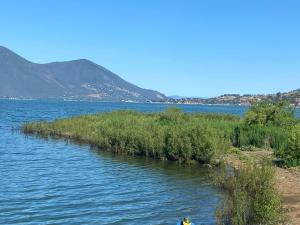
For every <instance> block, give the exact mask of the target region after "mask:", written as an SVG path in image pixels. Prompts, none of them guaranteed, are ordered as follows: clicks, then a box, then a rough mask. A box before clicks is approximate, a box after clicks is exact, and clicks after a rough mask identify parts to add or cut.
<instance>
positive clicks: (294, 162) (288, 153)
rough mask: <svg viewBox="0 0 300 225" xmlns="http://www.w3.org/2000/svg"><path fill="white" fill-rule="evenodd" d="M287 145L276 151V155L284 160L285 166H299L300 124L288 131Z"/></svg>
mask: <svg viewBox="0 0 300 225" xmlns="http://www.w3.org/2000/svg"><path fill="white" fill-rule="evenodd" d="M287 140H288V142H287V147H286V148H285V149H284V150H282V151H278V152H276V155H277V156H278V157H281V158H282V159H283V160H284V163H285V165H287V166H299V165H300V125H298V126H295V127H294V129H293V130H292V131H291V132H290V133H289V136H288V139H287Z"/></svg>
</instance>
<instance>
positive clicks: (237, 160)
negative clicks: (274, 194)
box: [224, 150, 300, 225]
mask: <svg viewBox="0 0 300 225" xmlns="http://www.w3.org/2000/svg"><path fill="white" fill-rule="evenodd" d="M266 157H267V158H272V152H271V151H267V150H257V151H251V152H250V151H237V154H229V155H227V156H226V157H225V158H224V161H225V163H226V164H228V165H231V166H233V167H234V168H236V169H239V168H240V167H241V166H243V164H244V162H245V160H252V161H254V163H259V162H260V161H261V160H263V159H265V158H266ZM275 176H276V177H275V179H276V188H277V190H278V192H279V194H280V196H281V199H282V203H283V206H284V208H285V209H286V211H287V216H288V220H289V223H288V224H289V225H300V169H299V168H291V169H284V168H279V167H276V173H275Z"/></svg>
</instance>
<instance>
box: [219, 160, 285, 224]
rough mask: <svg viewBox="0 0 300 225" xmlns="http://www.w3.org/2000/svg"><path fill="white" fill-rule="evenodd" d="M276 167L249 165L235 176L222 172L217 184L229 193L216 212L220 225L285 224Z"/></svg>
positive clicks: (236, 172) (235, 173)
mask: <svg viewBox="0 0 300 225" xmlns="http://www.w3.org/2000/svg"><path fill="white" fill-rule="evenodd" d="M274 173H275V169H274V166H272V165H270V164H268V163H263V164H262V165H260V166H257V165H254V164H253V163H249V162H248V163H247V164H246V165H245V166H243V167H242V168H240V169H239V170H236V171H234V174H228V172H226V171H225V170H223V173H222V175H221V176H220V175H219V179H218V182H219V183H218V184H219V185H221V186H222V187H223V188H224V189H225V190H226V192H227V195H226V197H225V199H224V201H223V205H221V207H220V208H219V209H218V210H217V213H216V214H217V221H218V224H222V225H227V224H228V225H245V224H247V225H257V224H261V225H276V224H282V223H283V222H284V221H285V220H286V217H285V214H284V210H283V208H282V204H281V200H280V197H279V194H278V192H277V190H276V188H275V176H274Z"/></svg>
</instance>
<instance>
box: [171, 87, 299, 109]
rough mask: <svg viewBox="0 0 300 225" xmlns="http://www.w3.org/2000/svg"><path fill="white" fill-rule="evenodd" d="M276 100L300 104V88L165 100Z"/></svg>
mask: <svg viewBox="0 0 300 225" xmlns="http://www.w3.org/2000/svg"><path fill="white" fill-rule="evenodd" d="M262 100H268V101H277V100H287V101H290V102H291V103H292V104H294V105H295V106H300V89H297V90H294V91H290V92H285V93H277V94H268V95H239V94H225V95H221V96H218V97H214V98H207V99H203V98H180V99H173V98H169V99H168V100H167V101H168V102H170V103H181V104H230V105H250V104H251V103H253V102H255V101H262Z"/></svg>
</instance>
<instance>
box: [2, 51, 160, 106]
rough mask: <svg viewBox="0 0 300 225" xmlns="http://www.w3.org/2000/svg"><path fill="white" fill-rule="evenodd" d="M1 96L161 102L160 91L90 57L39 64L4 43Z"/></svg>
mask: <svg viewBox="0 0 300 225" xmlns="http://www.w3.org/2000/svg"><path fill="white" fill-rule="evenodd" d="M0 98H33V99H39V98H46V99H48V98H55V99H61V98H64V99H90V100H104V101H137V102H149V101H151V102H152V101H154V102H161V101H165V99H166V97H165V95H163V94H162V93H159V92H157V91H153V90H148V89H143V88H140V87H138V86H135V85H133V84H131V83H129V82H127V81H125V80H123V79H122V78H120V77H119V76H118V75H116V74H114V73H112V72H111V71H109V70H107V69H105V68H104V67H102V66H99V65H97V64H95V63H93V62H91V61H89V60H86V59H79V60H73V61H66V62H53V63H46V64H37V63H33V62H30V61H28V60H26V59H24V58H22V57H21V56H19V55H17V54H16V53H14V52H12V51H10V50H9V49H7V48H5V47H1V46H0Z"/></svg>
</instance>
